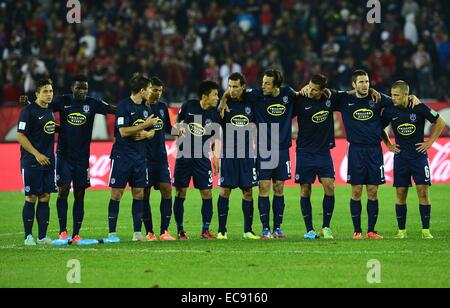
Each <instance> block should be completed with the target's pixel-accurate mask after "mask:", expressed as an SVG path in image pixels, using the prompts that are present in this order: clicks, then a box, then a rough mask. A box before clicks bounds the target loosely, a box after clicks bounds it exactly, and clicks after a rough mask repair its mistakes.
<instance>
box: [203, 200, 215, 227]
mask: <svg viewBox="0 0 450 308" xmlns="http://www.w3.org/2000/svg"><path fill="white" fill-rule="evenodd" d="M212 216H213V201H212V199H203V202H202V222H203V226H202V232H205V231H208V230H209V226H210V225H211V220H212Z"/></svg>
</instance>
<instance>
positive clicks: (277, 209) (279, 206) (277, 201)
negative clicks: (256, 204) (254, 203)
mask: <svg viewBox="0 0 450 308" xmlns="http://www.w3.org/2000/svg"><path fill="white" fill-rule="evenodd" d="M272 207H273V229H274V230H276V229H278V228H280V227H281V224H282V223H283V215H284V196H281V197H280V196H274V197H273V204H272Z"/></svg>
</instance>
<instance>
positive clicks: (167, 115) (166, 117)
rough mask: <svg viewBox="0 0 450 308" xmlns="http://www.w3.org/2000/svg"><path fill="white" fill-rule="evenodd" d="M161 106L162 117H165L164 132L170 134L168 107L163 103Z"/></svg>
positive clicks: (170, 122)
mask: <svg viewBox="0 0 450 308" xmlns="http://www.w3.org/2000/svg"><path fill="white" fill-rule="evenodd" d="M163 108H164V118H165V123H164V127H165V131H166V134H169V135H171V134H172V121H171V120H170V114H169V109H168V108H167V106H166V105H164V107H163Z"/></svg>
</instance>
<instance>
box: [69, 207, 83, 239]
mask: <svg viewBox="0 0 450 308" xmlns="http://www.w3.org/2000/svg"><path fill="white" fill-rule="evenodd" d="M83 219H84V199H75V201H74V202H73V236H72V238H74V237H75V235H79V234H80V229H81V225H82V224H83Z"/></svg>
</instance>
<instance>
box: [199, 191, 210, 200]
mask: <svg viewBox="0 0 450 308" xmlns="http://www.w3.org/2000/svg"><path fill="white" fill-rule="evenodd" d="M200 195H201V197H202V199H203V200H209V199H212V191H211V190H202V191H200Z"/></svg>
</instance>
